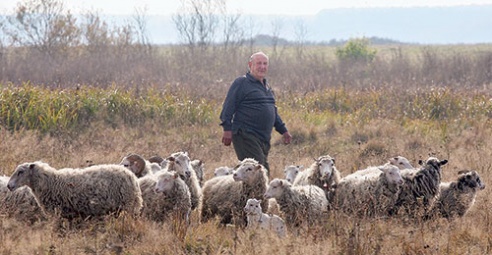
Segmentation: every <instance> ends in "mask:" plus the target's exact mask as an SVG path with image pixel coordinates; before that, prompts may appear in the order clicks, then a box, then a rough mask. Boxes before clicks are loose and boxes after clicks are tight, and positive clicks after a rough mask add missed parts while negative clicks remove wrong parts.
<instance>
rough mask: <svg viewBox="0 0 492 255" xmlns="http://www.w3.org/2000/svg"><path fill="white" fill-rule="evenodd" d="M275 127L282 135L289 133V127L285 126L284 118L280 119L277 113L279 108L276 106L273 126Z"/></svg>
mask: <svg viewBox="0 0 492 255" xmlns="http://www.w3.org/2000/svg"><path fill="white" fill-rule="evenodd" d="M273 126H274V127H275V131H277V132H279V133H280V134H284V133H285V132H287V127H286V126H285V123H284V122H283V121H282V118H280V115H278V112H277V106H275V123H274V124H273Z"/></svg>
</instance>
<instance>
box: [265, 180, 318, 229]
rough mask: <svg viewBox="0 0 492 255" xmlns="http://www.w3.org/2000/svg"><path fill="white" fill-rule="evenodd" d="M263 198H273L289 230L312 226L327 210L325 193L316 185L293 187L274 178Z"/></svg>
mask: <svg viewBox="0 0 492 255" xmlns="http://www.w3.org/2000/svg"><path fill="white" fill-rule="evenodd" d="M264 198H265V199H270V198H275V200H276V201H277V203H278V205H279V206H280V210H281V212H282V213H283V217H284V219H285V223H286V225H287V227H289V228H293V227H300V226H303V225H306V224H307V225H308V226H312V225H314V224H315V223H316V222H319V221H320V220H322V216H323V214H324V213H326V212H327V210H328V200H327V198H326V196H325V192H324V191H323V189H321V188H320V187H318V186H316V185H302V186H293V185H292V184H291V183H290V182H288V181H286V180H282V179H278V178H275V179H273V180H272V181H271V182H270V185H269V186H268V189H267V191H266V192H265V194H264Z"/></svg>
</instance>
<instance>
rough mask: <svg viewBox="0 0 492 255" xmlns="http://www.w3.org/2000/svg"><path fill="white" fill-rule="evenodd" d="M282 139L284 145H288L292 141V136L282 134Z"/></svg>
mask: <svg viewBox="0 0 492 255" xmlns="http://www.w3.org/2000/svg"><path fill="white" fill-rule="evenodd" d="M282 136H283V137H284V143H285V144H289V143H290V142H291V141H292V136H291V135H290V134H289V131H287V132H285V133H283V134H282Z"/></svg>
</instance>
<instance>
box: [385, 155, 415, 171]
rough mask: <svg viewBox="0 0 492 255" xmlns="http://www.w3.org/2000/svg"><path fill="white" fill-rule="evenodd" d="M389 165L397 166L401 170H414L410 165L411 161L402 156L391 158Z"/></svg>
mask: <svg viewBox="0 0 492 255" xmlns="http://www.w3.org/2000/svg"><path fill="white" fill-rule="evenodd" d="M389 163H390V164H392V165H394V166H397V167H398V168H400V169H412V168H413V166H412V164H410V161H409V160H408V159H407V158H405V157H402V156H396V157H393V158H390V159H389Z"/></svg>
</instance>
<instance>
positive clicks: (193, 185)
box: [163, 151, 202, 210]
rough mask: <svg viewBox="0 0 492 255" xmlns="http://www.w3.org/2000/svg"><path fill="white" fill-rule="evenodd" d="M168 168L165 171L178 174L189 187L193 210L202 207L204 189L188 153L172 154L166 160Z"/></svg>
mask: <svg viewBox="0 0 492 255" xmlns="http://www.w3.org/2000/svg"><path fill="white" fill-rule="evenodd" d="M165 162H167V163H166V167H165V168H164V169H163V171H168V172H176V173H178V174H179V176H180V177H181V179H183V180H184V181H185V183H186V185H188V188H189V189H190V194H191V209H192V210H195V209H196V208H199V207H200V204H201V198H202V188H201V186H200V184H199V182H198V177H197V176H196V173H195V171H194V170H193V169H192V166H191V163H190V157H189V156H188V153H187V152H183V151H179V152H175V153H173V154H171V156H169V157H167V158H166V160H165Z"/></svg>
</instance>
